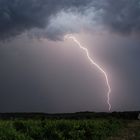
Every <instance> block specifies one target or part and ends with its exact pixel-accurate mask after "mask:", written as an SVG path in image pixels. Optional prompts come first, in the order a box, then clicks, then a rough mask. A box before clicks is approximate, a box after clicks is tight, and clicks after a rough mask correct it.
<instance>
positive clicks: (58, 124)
mask: <svg viewBox="0 0 140 140" xmlns="http://www.w3.org/2000/svg"><path fill="white" fill-rule="evenodd" d="M122 126H123V122H122V121H121V120H117V119H95V120H11V121H10V120H9V121H4V120H1V121H0V140H105V139H106V138H108V137H110V136H112V135H114V134H116V133H117V132H118V130H119V128H121V127H122Z"/></svg>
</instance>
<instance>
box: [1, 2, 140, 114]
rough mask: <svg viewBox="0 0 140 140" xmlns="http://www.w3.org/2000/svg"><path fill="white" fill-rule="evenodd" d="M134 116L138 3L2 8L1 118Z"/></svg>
mask: <svg viewBox="0 0 140 140" xmlns="http://www.w3.org/2000/svg"><path fill="white" fill-rule="evenodd" d="M66 34H73V35H74V36H75V37H76V38H77V39H78V40H79V41H80V42H81V44H82V45H84V46H85V47H87V48H88V50H89V53H90V56H91V57H92V59H93V60H94V61H96V62H97V63H98V64H99V65H100V66H102V68H103V69H104V70H105V71H106V73H107V74H108V78H109V82H110V86H111V88H112V92H111V95H110V103H111V105H112V111H128V110H130V111H131V110H140V86H139V83H140V74H139V72H140V63H139V60H140V1H139V0H117V1H115V0H12V1H11V0H0V112H48V113H54V112H78V111H108V105H107V102H106V101H107V87H106V83H105V78H104V75H103V74H102V73H101V72H100V71H99V70H98V69H97V68H96V67H94V66H93V65H91V63H90V62H89V61H88V59H87V57H86V55H85V53H84V52H83V51H82V50H80V49H79V48H78V46H77V45H76V44H75V43H74V42H73V41H72V40H64V36H65V35H66Z"/></svg>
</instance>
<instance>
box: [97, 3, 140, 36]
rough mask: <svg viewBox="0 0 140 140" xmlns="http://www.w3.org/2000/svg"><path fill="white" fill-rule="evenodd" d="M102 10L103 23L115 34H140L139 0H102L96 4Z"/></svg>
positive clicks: (101, 18)
mask: <svg viewBox="0 0 140 140" xmlns="http://www.w3.org/2000/svg"><path fill="white" fill-rule="evenodd" d="M96 7H97V8H98V9H101V10H102V12H101V15H100V16H101V17H100V20H101V23H102V24H103V25H104V26H107V27H108V28H109V29H111V30H112V31H115V32H119V33H123V34H130V33H138V34H139V33H140V1H139V0H132V1H129V0H117V1H113V0H101V1H100V2H98V3H96Z"/></svg>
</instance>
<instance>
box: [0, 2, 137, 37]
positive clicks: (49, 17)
mask: <svg viewBox="0 0 140 140" xmlns="http://www.w3.org/2000/svg"><path fill="white" fill-rule="evenodd" d="M97 27H102V28H104V29H105V30H109V31H112V32H116V33H121V34H131V33H134V34H139V33H140V1H139V0H133V1H128V0H117V1H112V0H78V1H77V0H71V1H68V0H59V1H58V0H24V1H21V0H12V1H9V0H1V1H0V39H1V40H3V39H7V38H10V37H13V36H16V35H19V34H21V33H23V32H25V31H30V30H34V31H33V33H35V35H38V36H40V37H47V38H50V39H52V40H57V39H61V38H62V36H63V35H64V34H66V33H75V32H79V31H81V30H83V29H91V28H93V30H94V29H95V28H97ZM99 29H100V28H99Z"/></svg>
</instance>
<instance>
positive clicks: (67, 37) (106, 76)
mask: <svg viewBox="0 0 140 140" xmlns="http://www.w3.org/2000/svg"><path fill="white" fill-rule="evenodd" d="M66 39H72V40H73V41H74V42H75V43H76V44H77V45H78V46H79V48H80V49H82V50H83V51H84V52H85V53H86V55H87V58H88V60H89V61H90V62H91V64H92V65H94V66H95V67H97V68H98V70H99V71H100V72H101V73H102V74H103V75H104V77H105V81H106V85H107V88H108V92H107V104H108V110H109V111H110V110H111V104H110V93H111V86H110V84H109V80H108V75H107V73H106V72H105V71H104V69H103V68H102V67H101V66H100V65H99V64H97V63H96V62H95V61H94V60H93V59H92V58H91V57H90V55H89V51H88V49H87V48H86V47H84V46H82V45H81V43H80V42H79V41H78V40H77V39H76V37H75V36H73V35H72V34H67V35H65V36H64V40H66Z"/></svg>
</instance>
